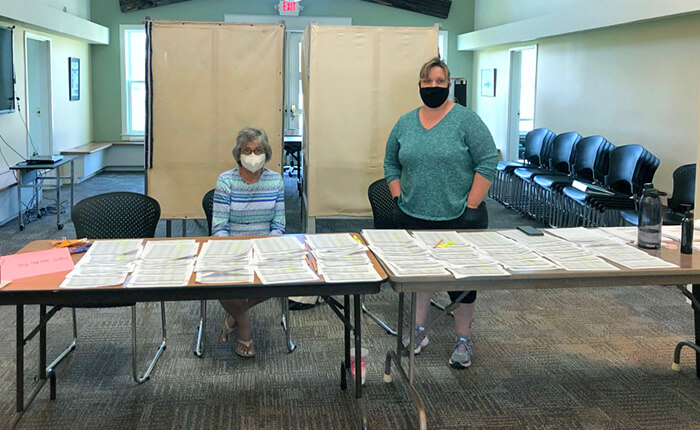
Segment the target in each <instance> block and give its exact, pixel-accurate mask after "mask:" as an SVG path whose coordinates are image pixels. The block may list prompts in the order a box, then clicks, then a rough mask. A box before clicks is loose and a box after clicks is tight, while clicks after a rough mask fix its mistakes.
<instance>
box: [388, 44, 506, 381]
mask: <svg viewBox="0 0 700 430" xmlns="http://www.w3.org/2000/svg"><path fill="white" fill-rule="evenodd" d="M449 83H450V70H449V69H448V68H447V64H445V63H444V62H443V61H442V60H440V58H438V57H436V58H433V59H432V60H430V61H428V62H427V63H425V64H424V65H423V67H421V69H420V81H419V83H418V85H419V89H420V96H421V99H422V100H423V103H424V104H423V106H420V107H419V108H417V109H415V110H412V111H410V112H408V113H406V114H404V115H403V116H401V118H399V120H398V122H397V123H396V125H395V126H394V129H393V130H392V131H391V134H390V135H389V139H388V141H387V144H386V154H385V157H384V176H385V177H386V181H387V183H388V184H389V189H390V191H391V195H392V197H393V198H394V200H395V201H396V202H397V203H398V205H397V208H396V211H395V213H394V221H395V223H396V226H397V227H398V228H406V229H450V230H455V229H484V228H487V227H488V214H487V212H486V205H485V203H484V202H483V200H484V196H485V195H486V193H487V191H488V189H489V187H490V186H491V181H493V179H494V176H495V173H496V163H497V161H498V152H497V151H496V146H495V145H494V142H493V137H491V133H490V132H489V130H488V128H487V127H486V125H484V123H483V122H482V121H481V119H480V118H479V116H478V115H477V114H476V113H474V112H473V111H471V110H470V109H467V108H465V107H463V106H461V105H457V104H455V103H453V102H452V101H450V100H448V98H447V96H448V95H449ZM462 293H463V291H450V292H449V294H450V299H452V301H454V300H456V299H458V298H459V296H460V295H461V294H462ZM431 296H432V293H419V294H418V303H417V308H416V344H415V345H413V348H414V349H415V353H416V354H418V353H420V351H421V350H422V349H423V348H425V347H426V346H427V345H428V343H429V341H428V337H427V336H425V333H424V331H425V320H426V316H427V314H428V307H429V306H430V298H431ZM475 300H476V291H469V292H468V293H467V294H466V296H465V297H464V298H462V300H461V304H460V305H459V306H458V307H457V308H456V309H455V310H454V321H455V331H456V332H457V337H456V339H455V344H454V348H453V351H452V356H451V357H450V360H449V363H450V365H451V366H452V367H454V368H458V369H462V368H466V367H469V365H471V359H472V352H473V342H472V338H471V324H472V320H473V319H474V301H475ZM408 339H409V336H408V335H406V336H404V339H403V342H404V346H406V347H408V343H409V340H408Z"/></svg>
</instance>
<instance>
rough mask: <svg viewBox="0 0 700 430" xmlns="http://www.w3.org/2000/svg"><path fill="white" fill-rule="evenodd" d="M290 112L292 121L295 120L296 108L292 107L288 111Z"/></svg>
mask: <svg viewBox="0 0 700 430" xmlns="http://www.w3.org/2000/svg"><path fill="white" fill-rule="evenodd" d="M289 110H290V112H291V114H290V115H291V117H292V119H295V118H296V117H297V107H296V105H292V107H291V108H290V109H289Z"/></svg>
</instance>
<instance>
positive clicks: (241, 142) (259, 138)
mask: <svg viewBox="0 0 700 430" xmlns="http://www.w3.org/2000/svg"><path fill="white" fill-rule="evenodd" d="M250 142H258V143H259V144H260V146H262V148H263V150H264V151H265V161H266V162H267V161H270V159H271V158H272V148H271V147H270V142H268V141H267V134H265V130H263V129H262V128H256V127H246V128H244V129H243V130H241V131H239V132H238V136H236V146H234V147H233V158H234V159H235V160H236V163H238V165H239V166H240V165H241V150H242V149H243V148H245V147H246V145H248V144H249V143H250Z"/></svg>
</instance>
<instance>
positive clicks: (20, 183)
mask: <svg viewBox="0 0 700 430" xmlns="http://www.w3.org/2000/svg"><path fill="white" fill-rule="evenodd" d="M76 158H77V157H76V156H75V155H69V156H64V157H63V159H62V160H60V161H57V162H55V163H49V164H28V163H27V162H26V161H22V162H21V163H17V164H15V165H14V166H12V167H10V169H11V170H16V171H17V175H18V178H17V206H18V208H17V209H18V211H19V214H18V215H19V216H18V218H17V219H18V221H19V229H20V231H21V230H24V223H23V222H22V188H32V189H33V190H34V196H35V197H36V199H35V200H36V213H37V216H39V217H41V212H39V210H40V208H41V188H42V187H43V186H44V184H43V182H44V181H45V180H47V179H48V180H53V181H56V227H58V229H59V230H61V229H63V224H62V223H61V180H62V179H68V180H70V206H71V208H73V204H74V203H75V202H74V200H73V194H74V185H75V169H74V166H73V161H74V160H75V159H76ZM66 163H70V176H61V173H60V171H59V167H61V166H63V165H64V164H66ZM37 170H55V172H56V175H55V176H42V177H40V178H39V177H37V178H35V179H34V181H33V183H30V184H25V181H24V179H25V176H26V175H27V174H29V173H30V172H35V173H36V171H37Z"/></svg>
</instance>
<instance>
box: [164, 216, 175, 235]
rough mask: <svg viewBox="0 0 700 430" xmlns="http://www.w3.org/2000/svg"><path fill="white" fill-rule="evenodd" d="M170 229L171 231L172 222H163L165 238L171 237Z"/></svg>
mask: <svg viewBox="0 0 700 430" xmlns="http://www.w3.org/2000/svg"><path fill="white" fill-rule="evenodd" d="M172 229H173V221H172V220H170V219H169V220H166V221H165V237H172Z"/></svg>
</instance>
